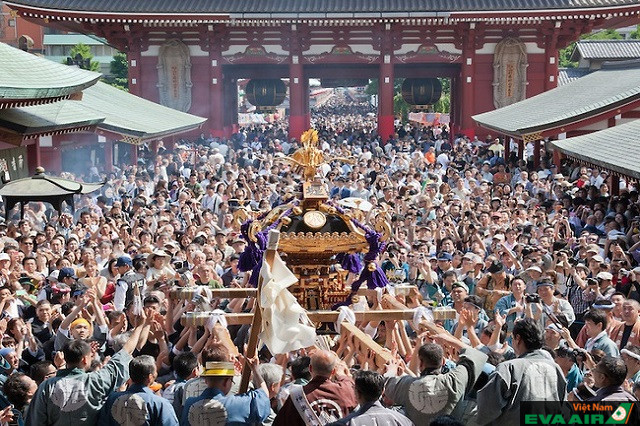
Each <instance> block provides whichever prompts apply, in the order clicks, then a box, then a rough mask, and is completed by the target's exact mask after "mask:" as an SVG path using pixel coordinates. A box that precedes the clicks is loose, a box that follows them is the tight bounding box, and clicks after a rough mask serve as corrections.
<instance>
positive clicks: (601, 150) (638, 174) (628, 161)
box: [551, 120, 640, 179]
mask: <svg viewBox="0 0 640 426" xmlns="http://www.w3.org/2000/svg"><path fill="white" fill-rule="evenodd" d="M639 134H640V120H634V121H632V122H629V123H625V124H621V125H619V126H615V127H610V128H608V129H605V130H600V131H599V132H594V133H589V134H587V135H582V136H576V137H574V138H569V139H564V140H559V141H553V142H551V145H552V146H553V147H554V148H555V149H558V150H560V152H562V153H564V154H566V155H567V156H569V157H571V158H574V159H577V160H581V161H585V162H587V163H591V164H594V165H598V166H600V167H602V168H604V169H608V170H611V171H614V172H617V173H620V174H623V175H625V176H629V177H632V178H635V179H640V150H639V149H638V135H639Z"/></svg>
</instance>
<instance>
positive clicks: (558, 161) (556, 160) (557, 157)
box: [553, 148, 562, 173]
mask: <svg viewBox="0 0 640 426" xmlns="http://www.w3.org/2000/svg"><path fill="white" fill-rule="evenodd" d="M553 164H555V165H556V168H557V169H558V173H560V169H561V168H562V153H561V152H560V151H559V150H558V148H556V149H554V150H553Z"/></svg>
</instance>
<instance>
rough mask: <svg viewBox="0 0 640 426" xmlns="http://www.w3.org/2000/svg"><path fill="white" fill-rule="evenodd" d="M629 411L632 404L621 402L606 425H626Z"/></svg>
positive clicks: (631, 408)
mask: <svg viewBox="0 0 640 426" xmlns="http://www.w3.org/2000/svg"><path fill="white" fill-rule="evenodd" d="M631 410H633V403H632V402H623V403H622V404H620V406H618V408H617V409H616V411H614V412H613V414H612V415H611V417H609V420H607V423H606V424H608V425H626V424H627V421H628V420H629V416H630V415H631Z"/></svg>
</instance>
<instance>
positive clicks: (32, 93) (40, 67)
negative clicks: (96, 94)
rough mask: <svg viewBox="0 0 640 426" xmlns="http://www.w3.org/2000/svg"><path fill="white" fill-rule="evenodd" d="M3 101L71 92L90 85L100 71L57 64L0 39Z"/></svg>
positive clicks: (0, 98) (1, 98) (68, 93)
mask: <svg viewBox="0 0 640 426" xmlns="http://www.w3.org/2000/svg"><path fill="white" fill-rule="evenodd" d="M0 58H2V60H0V102H1V101H8V100H14V99H44V98H57V97H61V96H68V95H71V94H73V93H77V92H80V91H82V90H83V89H85V88H86V87H89V86H91V85H92V84H94V83H95V82H96V81H98V79H99V78H100V74H98V73H95V72H91V71H85V70H82V69H80V68H77V67H70V66H67V65H63V64H57V63H55V62H52V61H49V60H47V59H44V58H40V57H38V56H36V55H32V54H31V53H27V52H24V51H22V50H20V49H16V48H15V47H11V46H9V45H8V44H4V43H0Z"/></svg>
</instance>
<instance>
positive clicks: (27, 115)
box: [0, 101, 104, 136]
mask: <svg viewBox="0 0 640 426" xmlns="http://www.w3.org/2000/svg"><path fill="white" fill-rule="evenodd" d="M103 120H104V117H103V116H101V115H100V114H98V113H94V112H92V111H89V110H87V109H86V108H84V107H82V105H80V103H79V102H77V101H61V102H56V103H51V104H46V105H36V106H30V107H24V108H12V109H5V110H0V126H2V127H4V128H6V129H10V130H13V131H14V132H17V133H20V134H22V135H24V136H29V135H36V134H42V133H47V132H51V131H56V130H62V129H71V128H79V127H86V126H95V125H96V124H98V123H100V122H102V121H103Z"/></svg>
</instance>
